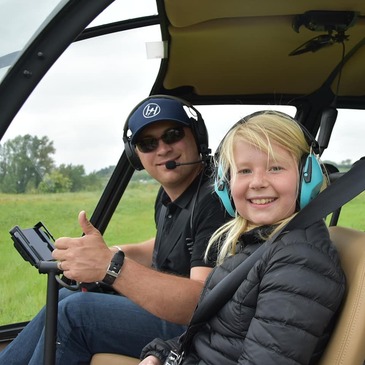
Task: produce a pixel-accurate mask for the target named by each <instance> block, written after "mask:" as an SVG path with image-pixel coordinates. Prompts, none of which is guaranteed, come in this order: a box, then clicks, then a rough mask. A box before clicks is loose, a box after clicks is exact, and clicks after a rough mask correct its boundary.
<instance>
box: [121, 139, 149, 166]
mask: <svg viewBox="0 0 365 365" xmlns="http://www.w3.org/2000/svg"><path fill="white" fill-rule="evenodd" d="M124 150H125V154H126V156H127V158H128V161H129V163H130V164H131V165H132V167H133V168H134V169H136V170H137V171H141V170H143V169H144V167H143V165H142V163H141V160H140V159H139V157H138V155H137V152H136V149H135V147H134V146H132V144H131V143H130V141H129V140H128V139H127V140H126V139H124Z"/></svg>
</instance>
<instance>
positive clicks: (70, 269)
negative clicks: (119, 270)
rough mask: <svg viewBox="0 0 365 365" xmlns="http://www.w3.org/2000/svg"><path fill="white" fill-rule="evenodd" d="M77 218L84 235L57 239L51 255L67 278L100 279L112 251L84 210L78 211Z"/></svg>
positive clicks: (77, 279) (86, 281)
mask: <svg viewBox="0 0 365 365" xmlns="http://www.w3.org/2000/svg"><path fill="white" fill-rule="evenodd" d="M78 220H79V225H80V227H81V229H82V231H83V232H84V236H82V237H78V238H70V237H61V238H59V239H57V240H56V242H55V246H56V249H55V250H54V251H53V252H52V256H53V258H54V259H55V260H58V261H60V264H59V267H60V269H62V270H63V274H64V275H65V276H66V277H67V278H69V279H72V280H76V281H78V282H83V283H90V282H94V281H101V280H103V278H104V276H105V273H106V270H107V268H108V266H109V263H110V261H111V259H112V256H113V253H112V251H111V250H110V249H109V248H108V246H107V245H106V243H105V241H104V239H103V236H102V235H101V233H100V232H99V231H98V230H97V229H96V228H95V227H94V226H93V225H92V224H91V223H90V221H89V220H88V219H87V217H86V213H85V212H84V211H81V212H80V213H79V217H78Z"/></svg>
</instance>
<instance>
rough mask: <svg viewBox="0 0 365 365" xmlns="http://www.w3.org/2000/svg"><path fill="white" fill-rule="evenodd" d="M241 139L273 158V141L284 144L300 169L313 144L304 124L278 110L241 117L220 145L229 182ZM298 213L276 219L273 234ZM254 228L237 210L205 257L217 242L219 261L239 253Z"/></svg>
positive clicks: (222, 168) (222, 166) (220, 162)
mask: <svg viewBox="0 0 365 365" xmlns="http://www.w3.org/2000/svg"><path fill="white" fill-rule="evenodd" d="M238 140H240V141H245V142H247V143H250V144H252V145H253V146H254V147H256V148H258V149H259V150H260V151H263V152H265V153H267V154H268V156H270V157H271V158H275V156H274V152H273V148H272V144H277V145H280V146H281V147H282V148H284V149H285V150H287V151H288V152H289V153H290V155H291V156H292V157H293V158H294V160H295V161H296V162H297V164H298V171H299V169H300V167H301V166H300V165H301V159H302V156H303V155H306V154H308V153H309V152H310V146H309V143H308V141H307V140H306V137H305V135H304V133H303V130H302V128H301V127H300V126H299V125H298V123H297V122H296V121H295V120H293V119H292V118H291V117H290V116H288V115H286V114H284V113H279V112H275V111H263V112H260V113H255V114H253V115H250V116H248V117H246V118H243V119H241V120H240V121H239V122H238V123H237V124H236V125H235V126H234V127H233V128H232V129H231V130H230V131H229V132H228V133H227V135H226V136H225V138H224V139H223V141H222V142H221V145H220V146H219V157H218V161H215V163H216V164H217V165H219V166H220V171H221V173H222V174H223V179H225V180H226V181H227V182H230V176H234V175H235V169H236V167H235V161H234V146H235V143H236V142H237V141H238ZM216 171H217V168H216ZM298 176H299V174H298ZM298 180H299V179H298ZM298 186H299V181H298ZM295 214H296V213H294V214H293V215H291V216H290V217H288V218H285V219H283V220H281V221H279V222H276V224H277V227H276V228H275V230H274V231H273V232H272V233H271V235H273V234H274V233H275V232H276V231H278V230H279V229H280V228H281V227H282V226H284V225H285V224H286V223H287V222H288V221H289V220H290V219H292V217H293V216H294V215H295ZM252 228H254V227H253V226H252V225H249V222H248V221H247V220H246V219H245V218H243V217H241V216H239V215H238V214H237V213H236V216H235V218H233V219H232V220H231V221H229V222H228V223H226V224H225V225H223V226H222V227H220V228H219V229H218V230H217V231H216V232H215V233H214V234H213V235H212V237H211V238H210V240H209V243H208V247H207V250H206V253H205V258H207V257H208V252H209V250H210V249H211V248H212V246H214V245H217V246H218V247H219V254H218V259H217V263H218V264H220V263H222V261H223V260H224V258H225V257H226V256H229V255H234V254H235V251H236V245H237V242H238V240H239V238H240V236H241V235H242V234H243V233H244V232H246V231H248V230H250V229H252ZM265 238H266V239H267V238H269V237H265Z"/></svg>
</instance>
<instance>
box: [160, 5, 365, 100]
mask: <svg viewBox="0 0 365 365" xmlns="http://www.w3.org/2000/svg"><path fill="white" fill-rule="evenodd" d="M289 3H290V4H289ZM274 4H275V5H274ZM165 10H166V15H167V19H168V24H167V30H168V33H169V36H170V44H169V49H168V55H169V56H168V61H167V69H166V75H165V77H164V80H163V86H164V88H165V89H168V90H174V89H179V88H187V89H190V90H191V92H192V93H194V94H197V95H208V96H209V95H255V94H256V95H257V94H271V95H278V97H280V95H282V94H289V95H305V94H310V93H313V92H314V91H315V90H317V89H318V88H320V87H321V85H322V84H323V83H324V82H325V81H326V80H327V78H328V77H329V76H330V74H331V73H332V71H333V70H334V69H335V67H336V66H337V65H338V64H340V63H341V60H342V56H343V51H345V54H348V53H349V52H351V50H352V49H353V48H354V47H355V46H356V45H358V43H360V42H363V43H365V41H364V37H365V2H364V1H336V2H333V1H300V2H299V1H298V2H292V3H291V2H287V1H280V2H277V1H276V2H274V1H243V0H229V1H224V2H223V1H218V0H215V1H211V0H203V1H196V0H188V1H186V0H184V1H172V0H166V1H165ZM311 10H331V11H339V10H341V11H356V12H357V13H358V17H357V20H356V22H355V24H354V25H352V26H350V27H349V28H348V29H347V30H346V32H345V34H346V35H347V36H348V40H346V41H344V45H345V48H343V45H342V43H334V44H332V45H330V46H326V47H323V48H321V49H319V50H318V51H316V52H307V53H303V54H301V55H296V56H289V54H290V53H291V52H292V51H293V50H295V49H296V48H298V47H299V46H301V45H302V44H304V43H306V42H307V41H309V40H311V39H313V38H314V37H318V36H320V35H324V34H327V32H326V31H312V30H309V29H307V28H306V27H305V26H301V27H300V29H299V32H296V31H295V30H294V29H293V26H292V25H293V19H294V17H295V16H296V15H297V14H303V13H305V12H307V11H311ZM364 68H365V47H363V46H362V47H360V48H359V49H358V50H357V51H356V52H355V53H354V55H353V56H352V57H351V58H350V59H349V60H348V61H347V62H346V63H345V65H344V67H343V70H342V75H341V82H340V86H339V90H338V91H339V92H338V94H339V95H340V96H363V95H365V72H364ZM336 88H337V78H334V79H333V80H332V83H331V89H332V91H333V92H335V91H336Z"/></svg>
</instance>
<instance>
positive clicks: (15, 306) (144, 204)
mask: <svg viewBox="0 0 365 365" xmlns="http://www.w3.org/2000/svg"><path fill="white" fill-rule="evenodd" d="M156 191H157V185H154V184H147V185H143V187H142V188H141V187H137V186H136V185H135V186H132V187H131V188H128V190H127V191H126V193H125V195H124V196H123V199H122V201H121V204H120V205H119V207H118V208H117V210H116V212H115V214H114V216H113V219H112V221H111V222H110V224H109V226H108V229H107V231H106V232H105V234H104V238H105V240H106V242H107V243H108V244H109V245H115V244H121V243H128V242H139V241H141V240H144V239H148V238H150V237H152V236H153V235H154V234H155V227H154V221H153V203H154V199H155V196H156ZM99 196H100V194H97V193H73V194H71V193H65V194H47V195H4V194H0V222H1V225H0V250H1V255H0V273H1V275H0V277H1V280H0V325H5V324H9V323H14V322H19V321H26V320H30V319H31V318H32V317H33V316H34V314H35V313H37V312H38V310H39V309H40V308H41V307H42V306H43V305H44V303H45V298H46V296H45V295H46V294H45V290H46V285H47V277H46V276H45V275H40V274H39V273H38V271H37V269H36V268H34V267H32V266H31V265H30V264H29V263H28V262H26V261H24V260H23V259H22V258H21V256H20V255H19V253H18V252H17V251H16V249H15V248H14V247H13V245H12V241H11V238H10V235H9V233H8V232H9V230H10V229H11V228H12V227H13V226H14V225H19V226H20V227H21V228H30V227H32V226H33V225H34V224H35V223H37V222H38V221H42V222H43V223H44V224H45V225H46V227H47V228H48V229H49V230H50V231H51V232H52V234H53V235H54V237H55V238H57V237H60V236H73V237H77V236H80V234H81V232H80V228H79V226H78V223H77V215H78V212H79V211H80V210H86V212H87V213H88V216H90V215H91V214H92V211H93V209H94V207H95V205H96V203H97V201H98V199H99ZM339 225H343V226H347V227H352V228H355V229H360V230H365V195H364V193H363V194H362V195H360V196H359V197H358V198H356V199H355V200H353V201H352V202H350V203H349V204H348V205H347V206H346V207H345V208H343V210H342V213H341V219H340V222H339Z"/></svg>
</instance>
